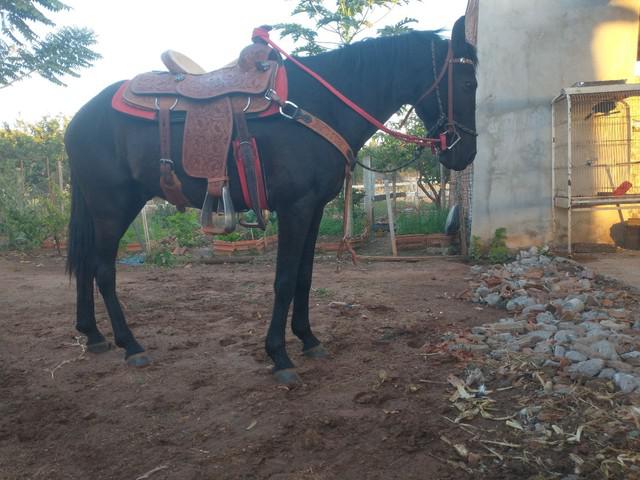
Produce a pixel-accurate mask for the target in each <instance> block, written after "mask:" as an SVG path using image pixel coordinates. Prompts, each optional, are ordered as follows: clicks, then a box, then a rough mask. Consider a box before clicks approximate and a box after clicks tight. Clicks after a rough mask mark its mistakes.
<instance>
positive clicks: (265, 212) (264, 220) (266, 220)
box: [238, 210, 271, 230]
mask: <svg viewBox="0 0 640 480" xmlns="http://www.w3.org/2000/svg"><path fill="white" fill-rule="evenodd" d="M255 213H256V217H257V218H258V221H257V222H255V223H249V222H247V221H245V220H244V219H243V218H240V217H238V223H239V224H240V225H242V226H243V227H244V228H259V229H261V230H265V229H266V228H267V223H269V216H270V215H271V212H270V211H269V210H260V215H258V212H255ZM260 220H262V223H260Z"/></svg>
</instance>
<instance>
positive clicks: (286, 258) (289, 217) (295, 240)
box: [265, 198, 317, 383]
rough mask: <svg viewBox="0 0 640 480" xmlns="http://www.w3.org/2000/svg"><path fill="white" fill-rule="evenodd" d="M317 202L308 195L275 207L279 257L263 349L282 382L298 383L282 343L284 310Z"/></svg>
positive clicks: (294, 284) (285, 322)
mask: <svg viewBox="0 0 640 480" xmlns="http://www.w3.org/2000/svg"><path fill="white" fill-rule="evenodd" d="M316 208H317V207H316V205H315V204H314V203H313V202H312V201H311V199H308V198H306V199H300V200H298V201H297V202H295V203H294V204H293V205H290V206H289V207H287V208H286V209H280V210H278V212H277V213H278V260H277V264H276V279H275V282H274V290H275V300H274V305H273V314H272V316H271V324H270V325H269V330H268V332H267V338H266V342H265V349H266V351H267V354H268V355H269V357H271V359H272V360H273V363H274V367H273V372H274V375H275V377H276V379H277V380H278V381H279V382H282V383H297V382H299V381H300V377H299V376H298V374H297V373H296V372H295V370H294V365H293V362H292V361H291V359H290V358H289V355H288V354H287V350H286V346H285V330H286V326H287V314H288V313H289V306H290V305H291V301H292V300H293V296H294V294H295V293H296V291H297V283H298V270H299V268H300V264H301V259H302V254H303V251H304V248H305V243H306V240H307V237H308V234H309V229H310V227H311V222H312V219H313V218H314V216H315V215H314V214H315V211H316Z"/></svg>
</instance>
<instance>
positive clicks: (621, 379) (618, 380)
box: [613, 373, 640, 393]
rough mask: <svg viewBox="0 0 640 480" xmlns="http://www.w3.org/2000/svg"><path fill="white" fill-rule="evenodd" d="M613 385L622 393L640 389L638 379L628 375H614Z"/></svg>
mask: <svg viewBox="0 0 640 480" xmlns="http://www.w3.org/2000/svg"><path fill="white" fill-rule="evenodd" d="M613 383H615V384H616V387H618V388H619V389H620V391H621V392H622V393H631V392H633V391H634V390H636V389H637V388H638V387H640V379H638V378H637V377H635V376H633V375H629V374H628V373H616V374H615V375H614V376H613Z"/></svg>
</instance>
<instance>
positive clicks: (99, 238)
mask: <svg viewBox="0 0 640 480" xmlns="http://www.w3.org/2000/svg"><path fill="white" fill-rule="evenodd" d="M140 208H141V206H138V207H137V208H130V209H129V211H128V212H127V211H124V212H121V214H120V216H117V215H114V216H113V217H112V218H111V219H110V220H109V221H104V220H102V221H97V222H96V226H95V234H96V237H95V246H96V283H97V284H98V289H99V290H100V294H101V295H102V298H103V299H104V303H105V306H106V308H107V312H108V313H109V318H110V319H111V326H112V328H113V336H114V341H115V344H116V345H117V346H118V347H121V348H124V350H125V359H126V360H127V363H128V364H129V365H132V366H144V365H147V364H149V363H150V362H151V360H150V358H149V357H147V356H146V355H143V352H144V348H142V346H141V345H140V344H139V343H138V341H137V340H136V339H135V337H134V336H133V333H132V332H131V330H130V329H129V326H128V325H127V322H126V319H125V316H124V312H123V311H122V306H121V305H120V301H119V300H118V296H117V294H116V255H117V253H118V244H119V242H120V238H121V237H122V235H123V234H124V232H125V231H126V229H127V227H128V226H129V224H130V223H131V221H133V219H134V218H135V216H136V215H137V212H139V211H140Z"/></svg>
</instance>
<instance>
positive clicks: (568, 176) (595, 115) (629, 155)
mask: <svg viewBox="0 0 640 480" xmlns="http://www.w3.org/2000/svg"><path fill="white" fill-rule="evenodd" d="M622 86H623V87H625V88H624V89H621V87H622ZM622 86H621V85H609V86H604V87H602V86H601V87H591V88H582V89H581V88H575V89H565V92H564V93H563V95H560V96H559V97H557V98H556V99H555V100H554V102H553V127H554V143H553V149H554V152H553V153H554V172H553V174H554V192H553V193H554V196H555V197H568V198H570V197H600V198H602V197H609V196H616V197H618V196H621V195H638V194H640V85H635V86H632V85H622ZM629 87H632V88H629ZM634 87H635V88H634ZM573 91H575V92H573ZM583 92H584V93H583Z"/></svg>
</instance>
